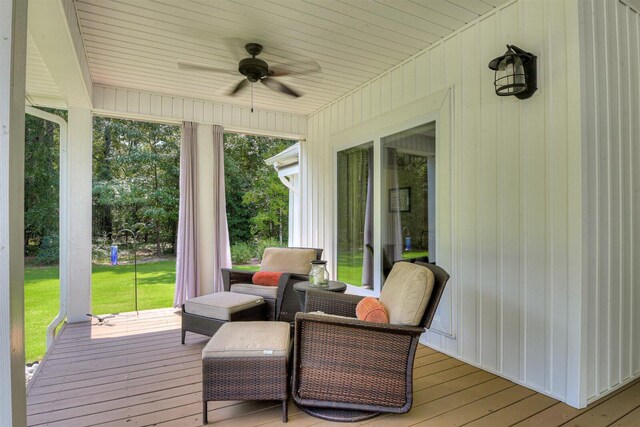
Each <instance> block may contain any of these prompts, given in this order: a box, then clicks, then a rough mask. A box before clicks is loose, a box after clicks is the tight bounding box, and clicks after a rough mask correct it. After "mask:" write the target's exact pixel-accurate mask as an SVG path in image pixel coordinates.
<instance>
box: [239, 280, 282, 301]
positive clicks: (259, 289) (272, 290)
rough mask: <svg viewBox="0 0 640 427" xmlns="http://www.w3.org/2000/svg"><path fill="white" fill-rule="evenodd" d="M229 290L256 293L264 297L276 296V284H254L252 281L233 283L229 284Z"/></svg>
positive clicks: (240, 292)
mask: <svg viewBox="0 0 640 427" xmlns="http://www.w3.org/2000/svg"><path fill="white" fill-rule="evenodd" d="M230 290H231V292H233V293H238V294H247V295H258V296H261V297H264V298H272V299H275V298H277V297H278V287H277V286H262V285H254V284H253V283H234V284H233V285H231V289H230Z"/></svg>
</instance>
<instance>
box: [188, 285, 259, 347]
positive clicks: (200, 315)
mask: <svg viewBox="0 0 640 427" xmlns="http://www.w3.org/2000/svg"><path fill="white" fill-rule="evenodd" d="M266 315H267V313H266V305H265V303H264V299H263V298H262V297H258V296H255V295H245V294H237V293H233V292H216V293H213V294H209V295H203V296H201V297H196V298H191V299H189V300H187V302H186V303H184V304H183V305H182V344H184V339H185V336H186V335H187V331H189V332H195V333H197V334H202V335H206V336H209V337H210V336H212V335H213V334H215V333H216V331H217V330H218V328H220V326H222V325H224V324H225V323H227V322H233V321H242V320H265V319H266Z"/></svg>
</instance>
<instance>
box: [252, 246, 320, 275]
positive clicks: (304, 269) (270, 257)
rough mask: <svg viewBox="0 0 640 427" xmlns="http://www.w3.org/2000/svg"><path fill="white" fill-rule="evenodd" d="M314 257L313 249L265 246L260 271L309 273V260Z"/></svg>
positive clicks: (312, 259)
mask: <svg viewBox="0 0 640 427" xmlns="http://www.w3.org/2000/svg"><path fill="white" fill-rule="evenodd" d="M315 259H316V250H315V249H301V248H266V249H265V250H264V254H262V263H261V264H260V271H282V272H285V273H295V274H309V271H310V270H311V261H314V260H315Z"/></svg>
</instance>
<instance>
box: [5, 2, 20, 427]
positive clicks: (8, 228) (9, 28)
mask: <svg viewBox="0 0 640 427" xmlns="http://www.w3.org/2000/svg"><path fill="white" fill-rule="evenodd" d="M26 52H27V2H26V1H24V0H3V1H0V378H1V380H0V414H1V415H0V417H1V418H0V424H2V425H7V426H22V425H26V423H27V419H26V418H27V417H26V403H25V385H24V255H23V253H24V252H23V251H24V244H23V243H24V91H25V69H26Z"/></svg>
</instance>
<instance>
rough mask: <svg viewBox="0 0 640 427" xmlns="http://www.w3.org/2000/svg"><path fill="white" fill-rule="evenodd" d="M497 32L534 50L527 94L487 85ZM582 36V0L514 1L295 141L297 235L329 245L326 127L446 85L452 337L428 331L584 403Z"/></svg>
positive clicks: (372, 86) (330, 133) (385, 77)
mask: <svg viewBox="0 0 640 427" xmlns="http://www.w3.org/2000/svg"><path fill="white" fill-rule="evenodd" d="M506 43H512V44H516V45H518V46H519V47H521V48H523V49H526V50H529V51H532V52H533V53H535V54H537V55H538V56H539V62H538V63H539V71H538V75H539V77H538V79H539V82H538V84H539V87H540V88H541V90H540V91H539V92H538V93H537V94H536V95H535V96H534V97H533V98H531V99H529V100H525V101H519V100H516V99H515V98H506V99H505V98H499V97H498V96H496V95H495V94H494V91H493V85H492V82H493V78H494V76H493V73H492V72H491V71H490V70H489V69H488V67H487V64H488V63H489V61H490V60H491V59H492V58H494V57H496V56H498V55H501V54H502V53H503V52H504V51H505V49H506V48H505V44H506ZM578 44H579V43H578V6H577V0H567V1H556V0H520V1H515V2H512V3H510V4H508V5H507V6H505V7H502V8H499V9H496V11H495V12H494V13H492V14H490V15H487V16H484V17H483V18H482V19H480V20H478V21H476V22H473V23H471V24H470V25H468V26H467V27H466V28H464V29H463V30H461V31H459V32H458V33H456V34H454V35H453V36H451V37H448V38H446V39H444V40H443V41H442V42H440V43H438V44H436V45H434V46H432V47H431V48H429V49H427V50H426V51H424V52H422V53H420V54H418V55H416V56H414V57H413V58H411V59H410V60H408V61H406V62H404V63H403V64H401V65H399V66H398V67H396V68H393V69H391V70H390V71H389V72H387V73H384V74H382V75H380V76H379V77H378V78H376V79H373V80H371V81H370V82H368V83H367V84H365V85H363V86H361V87H360V88H358V89H357V90H355V91H353V92H351V93H349V94H348V95H346V96H344V97H342V98H340V99H338V100H337V101H336V102H334V103H332V104H330V105H329V106H327V107H325V108H323V109H322V110H320V111H318V112H316V113H315V114H313V115H312V116H310V117H309V132H308V141H307V143H305V144H303V145H302V146H301V147H302V165H301V179H302V181H301V187H302V193H301V197H302V212H303V219H302V230H301V232H302V242H301V243H302V244H303V245H305V246H311V247H321V248H324V249H325V257H326V259H333V255H334V252H335V242H334V241H333V232H334V229H335V224H334V223H333V215H332V212H333V204H334V201H335V195H334V193H335V188H336V187H335V182H334V180H335V179H334V176H333V174H332V173H330V172H329V171H332V170H333V165H332V162H333V150H334V144H335V143H336V142H335V137H334V135H335V134H337V133H340V132H343V131H344V130H346V129H348V128H351V127H354V126H357V125H360V124H362V123H363V122H366V121H368V120H371V119H376V118H378V117H382V116H383V115H384V114H385V113H388V112H390V111H393V110H394V109H397V108H399V107H402V106H404V105H407V104H409V103H411V102H412V101H414V100H417V99H419V98H422V97H426V96H429V95H430V94H434V93H436V92H438V91H442V90H443V89H445V88H449V87H454V89H455V90H454V94H455V97H454V102H453V104H454V107H453V117H452V119H453V122H454V127H453V131H454V135H453V138H452V147H448V148H449V149H451V156H452V158H451V168H452V169H453V173H452V178H453V182H452V183H451V188H452V193H451V197H452V207H453V212H452V215H450V217H449V218H447V219H445V220H444V221H445V222H446V221H449V223H447V224H446V225H447V229H450V230H451V233H450V234H451V238H450V239H451V241H450V242H444V244H446V245H451V247H452V248H451V253H452V255H453V259H452V262H451V267H450V270H451V271H450V273H451V275H452V280H451V283H450V286H451V287H452V289H453V292H454V295H455V297H454V301H456V303H455V305H456V308H457V310H456V311H454V313H457V317H456V319H454V323H453V324H454V325H455V327H456V330H455V335H456V337H457V338H456V339H452V338H447V337H445V336H443V335H438V334H435V333H430V334H426V341H427V342H428V343H429V344H430V345H432V346H434V347H436V348H439V349H442V350H443V351H445V352H447V353H450V354H452V355H455V356H456V357H458V358H460V359H463V360H465V361H468V362H470V363H473V364H477V365H479V366H482V367H483V368H485V369H487V370H490V371H493V372H497V373H499V374H501V375H503V376H505V377H507V378H510V379H512V380H514V381H517V382H519V383H523V384H526V385H528V386H530V387H531V388H534V389H536V390H539V391H541V392H544V393H547V394H550V395H553V396H555V397H557V398H559V399H562V400H565V401H568V402H570V403H572V404H573V405H583V404H584V398H583V397H582V396H580V394H579V391H580V390H581V389H582V388H581V384H582V382H583V379H584V371H583V367H582V360H583V358H582V355H581V348H582V347H581V336H582V335H581V334H582V332H581V322H582V310H581V291H582V287H581V274H582V263H581V257H582V255H581V249H582V246H581V245H582V239H581V237H580V236H581V208H582V205H581V191H580V188H581V181H580V180H581V169H580V166H581V165H580V162H579V159H580V154H581V147H580V141H581V139H580V138H581V137H580V108H579V105H580V104H579V102H580V86H579V77H578V75H577V74H576V72H575V71H574V70H569V69H568V66H569V65H571V63H572V61H573V62H577V61H579V58H578V54H577V52H578ZM569 100H571V101H569ZM440 150H441V148H437V149H436V152H438V153H441V151H440ZM439 185H440V184H439ZM570 296H571V297H570ZM570 319H571V321H570Z"/></svg>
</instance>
